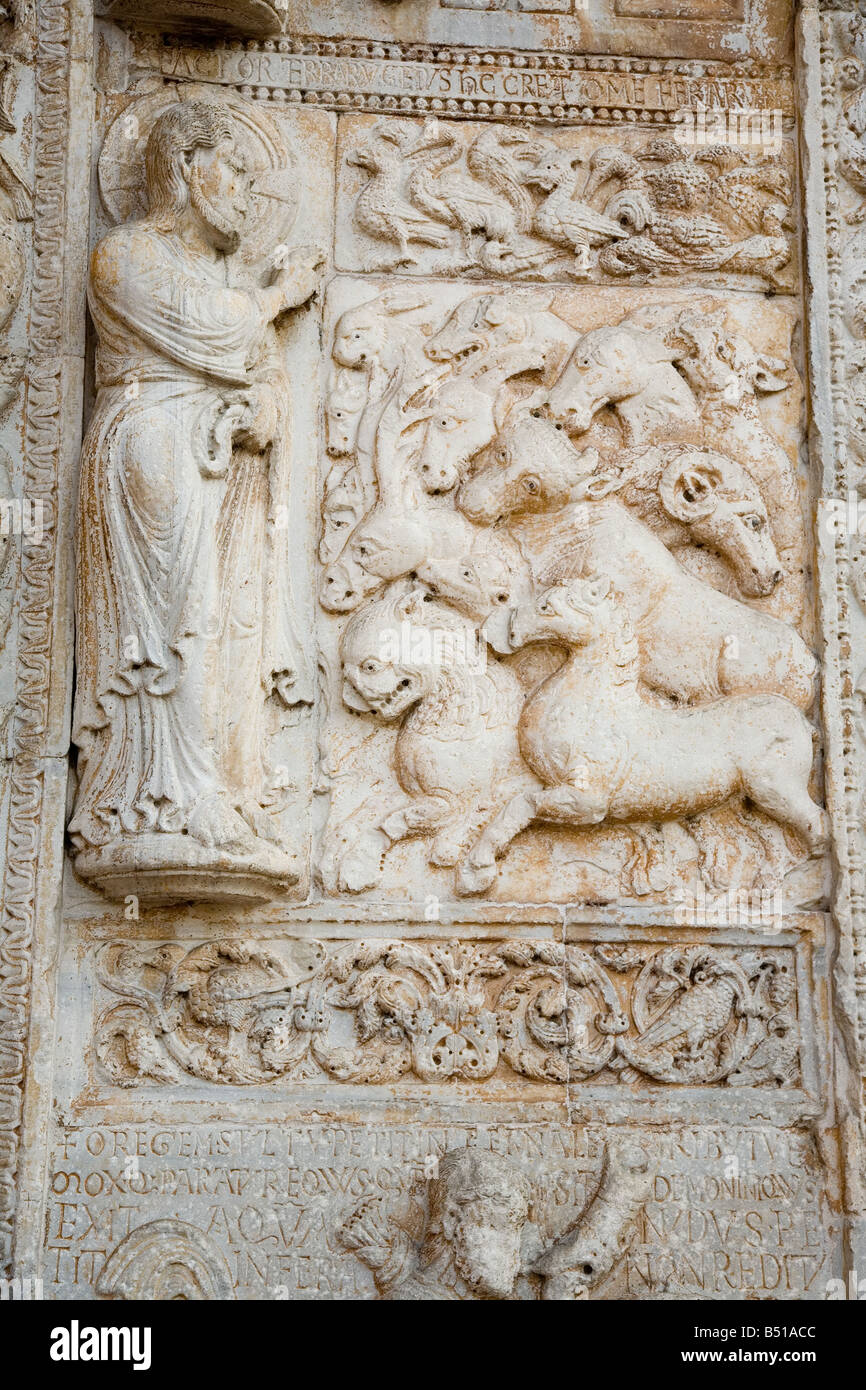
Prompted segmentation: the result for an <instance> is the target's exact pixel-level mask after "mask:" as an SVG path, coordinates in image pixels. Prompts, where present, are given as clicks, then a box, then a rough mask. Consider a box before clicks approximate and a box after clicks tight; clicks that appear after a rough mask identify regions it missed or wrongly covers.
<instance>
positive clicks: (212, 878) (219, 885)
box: [75, 835, 300, 907]
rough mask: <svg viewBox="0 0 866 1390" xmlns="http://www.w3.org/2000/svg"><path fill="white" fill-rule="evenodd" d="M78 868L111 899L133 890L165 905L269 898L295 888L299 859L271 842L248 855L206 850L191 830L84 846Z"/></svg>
mask: <svg viewBox="0 0 866 1390" xmlns="http://www.w3.org/2000/svg"><path fill="white" fill-rule="evenodd" d="M75 868H76V871H77V873H78V874H79V875H80V876H81V877H82V878H83V879H86V880H87V882H88V883H91V884H92V885H93V886H94V887H95V888H98V889H100V891H101V892H103V893H105V894H106V896H107V897H109V898H115V899H118V898H126V897H129V896H130V895H134V896H135V897H137V898H138V899H139V901H140V902H141V903H144V904H148V905H150V906H153V907H166V906H169V905H170V904H172V903H181V902H193V901H196V902H212V903H231V902H237V903H255V902H267V901H268V899H269V898H273V897H275V896H276V895H277V894H278V893H282V892H285V890H286V889H288V888H292V887H294V885H295V884H296V883H297V882H298V879H299V876H300V875H299V873H298V867H297V863H296V861H295V860H293V859H292V858H291V857H290V856H289V855H287V854H284V853H282V852H281V851H280V850H278V849H276V848H275V847H273V848H272V847H271V846H269V845H259V846H257V847H256V849H255V851H254V853H252V854H249V855H234V854H227V853H226V852H225V851H224V850H218V849H207V848H205V846H204V845H200V844H197V843H196V842H195V841H194V840H191V839H190V837H189V836H188V835H139V836H137V837H136V838H135V840H134V841H130V840H123V841H117V842H115V843H114V844H110V845H105V846H103V847H102V848H100V849H88V850H83V851H82V852H81V853H80V854H79V855H77V857H76V859H75Z"/></svg>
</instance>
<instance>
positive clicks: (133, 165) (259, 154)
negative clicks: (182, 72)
mask: <svg viewBox="0 0 866 1390" xmlns="http://www.w3.org/2000/svg"><path fill="white" fill-rule="evenodd" d="M193 100H198V101H202V100H204V101H215V100H217V98H215V96H214V89H213V88H212V87H205V86H203V85H202V84H201V83H189V84H185V83H184V84H180V83H169V84H167V85H166V86H164V87H160V88H159V90H158V91H155V92H149V93H148V94H147V96H143V97H139V98H138V100H137V101H133V102H132V103H131V104H130V105H129V106H127V107H126V108H125V109H124V110H123V111H122V112H121V113H120V115H119V116H117V117H116V119H115V120H114V121H113V122H112V124H111V126H110V128H109V130H108V134H107V135H106V137H105V142H104V144H103V146H102V153H101V154H100V156H99V191H100V194H101V196H102V203H103V206H104V207H105V210H106V212H107V213H108V215H109V217H110V218H111V219H112V221H113V222H115V223H119V222H128V221H130V220H132V219H135V218H140V217H144V215H145V213H146V212H147V195H146V193H145V179H144V151H145V146H146V145H147V140H148V136H149V135H150V132H151V130H152V128H153V125H154V122H155V121H156V119H157V117H158V116H159V115H161V113H162V112H163V111H165V109H166V108H167V107H169V106H172V105H174V103H175V102H178V101H193ZM218 100H219V101H220V102H221V103H222V104H223V105H225V106H227V107H228V109H229V110H230V112H231V114H232V116H233V118H234V120H235V122H236V124H237V127H238V135H239V140H240V142H241V143H242V145H243V149H244V153H245V155H246V157H247V162H248V167H249V169H250V174H251V179H250V215H249V218H248V221H247V224H246V228H245V231H244V235H243V238H242V240H241V246H240V250H239V252H238V255H239V257H240V259H241V260H242V261H243V262H245V263H246V264H247V265H248V266H249V267H250V270H251V272H252V273H253V275H255V276H259V275H261V276H262V277H264V276H265V274H266V272H268V271H270V270H271V269H272V267H273V264H274V253H275V251H276V249H277V247H278V246H280V245H281V244H282V243H283V242H285V241H286V240H287V238H288V236H289V234H290V232H291V230H292V227H293V225H294V222H295V218H296V216H297V213H298V207H299V205H300V185H299V181H298V177H297V169H296V164H295V159H294V156H293V154H292V152H291V150H290V149H289V146H288V144H287V142H286V139H285V136H284V133H283V132H282V130H281V129H280V127H279V125H278V123H277V122H276V121H275V120H274V119H273V118H272V117H271V116H270V115H268V114H267V113H266V112H264V111H262V110H260V109H259V108H257V107H255V106H253V105H252V103H251V102H248V101H244V100H243V98H242V97H239V96H238V95H237V94H236V93H235V92H231V91H225V92H222V91H221V92H220V94H219V98H218Z"/></svg>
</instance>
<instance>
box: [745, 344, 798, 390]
mask: <svg viewBox="0 0 866 1390" xmlns="http://www.w3.org/2000/svg"><path fill="white" fill-rule="evenodd" d="M752 385H753V386H754V388H755V390H756V391H761V392H763V393H764V394H765V395H770V394H771V392H773V391H784V390H785V388H786V387H787V386H788V385H789V382H788V378H787V369H786V366H785V363H784V362H783V361H782V359H781V358H780V357H767V356H765V354H764V353H763V352H760V353H758V360H757V362H756V363H755V368H754V371H753V372H752Z"/></svg>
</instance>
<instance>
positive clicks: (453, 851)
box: [427, 837, 463, 869]
mask: <svg viewBox="0 0 866 1390" xmlns="http://www.w3.org/2000/svg"><path fill="white" fill-rule="evenodd" d="M462 848H463V846H462V845H461V844H459V843H458V842H457V841H456V840H449V839H446V838H444V837H443V838H442V839H441V840H439V839H437V840H434V841H433V847H432V849H431V850H430V854H429V855H428V858H427V862H428V864H432V865H433V867H434V868H435V869H453V868H454V865H455V864H456V863H457V860H458V859H459V858H460V851H461V850H462Z"/></svg>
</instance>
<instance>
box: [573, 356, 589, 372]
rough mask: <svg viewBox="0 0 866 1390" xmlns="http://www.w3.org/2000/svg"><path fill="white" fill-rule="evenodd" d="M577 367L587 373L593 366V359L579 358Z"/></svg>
mask: <svg viewBox="0 0 866 1390" xmlns="http://www.w3.org/2000/svg"><path fill="white" fill-rule="evenodd" d="M577 365H578V367H579V369H580V371H582V372H586V371H588V370H589V368H590V367H591V366H592V359H591V358H590V357H578V359H577Z"/></svg>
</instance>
